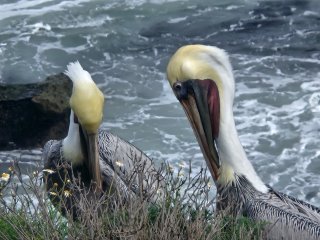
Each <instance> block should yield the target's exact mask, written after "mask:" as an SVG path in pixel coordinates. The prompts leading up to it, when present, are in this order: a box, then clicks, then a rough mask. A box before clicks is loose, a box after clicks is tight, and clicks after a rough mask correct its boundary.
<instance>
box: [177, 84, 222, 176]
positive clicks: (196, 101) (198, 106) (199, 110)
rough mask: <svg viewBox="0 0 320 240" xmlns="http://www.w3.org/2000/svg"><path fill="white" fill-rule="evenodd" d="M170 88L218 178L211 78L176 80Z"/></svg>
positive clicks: (216, 111) (216, 122)
mask: <svg viewBox="0 0 320 240" xmlns="http://www.w3.org/2000/svg"><path fill="white" fill-rule="evenodd" d="M177 85H178V87H177ZM173 89H174V92H175V94H176V96H177V98H178V100H179V101H180V103H181V104H182V106H183V109H184V111H185V113H186V115H187V117H188V119H189V121H190V124H191V126H192V128H193V131H194V133H195V135H196V138H197V140H198V143H199V145H200V148H201V151H202V153H203V155H204V157H205V159H206V161H207V165H208V167H209V170H210V172H211V175H212V177H213V178H214V179H215V180H217V179H218V177H219V167H220V161H219V155H218V150H217V147H216V142H215V141H216V138H217V137H218V135H219V118H220V116H219V115H220V104H219V93H218V88H217V86H216V85H215V83H214V81H212V80H188V81H185V82H177V83H176V84H175V85H174V86H173Z"/></svg>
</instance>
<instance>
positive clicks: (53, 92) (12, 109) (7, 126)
mask: <svg viewBox="0 0 320 240" xmlns="http://www.w3.org/2000/svg"><path fill="white" fill-rule="evenodd" d="M71 91H72V83H71V81H70V79H69V78H68V77H67V76H66V75H64V74H63V73H60V74H57V75H54V76H49V77H47V78H46V80H45V81H43V82H39V83H30V84H14V85H13V84H12V85H10V84H6V85H4V84H0V150H11V149H17V148H22V149H23V148H34V147H42V146H43V145H44V143H45V142H47V141H48V140H49V139H61V138H63V137H65V136H66V134H67V130H68V121H69V96H70V95H71Z"/></svg>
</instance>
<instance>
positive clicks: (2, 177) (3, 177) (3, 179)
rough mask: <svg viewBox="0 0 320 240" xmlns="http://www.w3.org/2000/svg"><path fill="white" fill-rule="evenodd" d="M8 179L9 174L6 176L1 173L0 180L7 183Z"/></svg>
mask: <svg viewBox="0 0 320 240" xmlns="http://www.w3.org/2000/svg"><path fill="white" fill-rule="evenodd" d="M9 178H10V174H8V173H2V175H1V178H0V179H1V180H2V181H5V182H8V181H9Z"/></svg>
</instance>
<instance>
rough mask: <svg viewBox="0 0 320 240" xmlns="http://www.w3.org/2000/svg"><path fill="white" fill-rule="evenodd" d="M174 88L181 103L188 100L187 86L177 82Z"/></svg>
mask: <svg viewBox="0 0 320 240" xmlns="http://www.w3.org/2000/svg"><path fill="white" fill-rule="evenodd" d="M172 88H173V91H174V93H175V95H176V97H177V99H178V100H179V101H180V100H186V99H188V89H187V87H186V86H185V84H183V83H182V82H180V81H177V82H175V83H174V84H173V86H172Z"/></svg>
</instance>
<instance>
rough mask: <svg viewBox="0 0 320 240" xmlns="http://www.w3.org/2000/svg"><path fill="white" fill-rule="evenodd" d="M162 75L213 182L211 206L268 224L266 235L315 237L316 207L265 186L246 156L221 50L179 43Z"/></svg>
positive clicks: (319, 216)
mask: <svg viewBox="0 0 320 240" xmlns="http://www.w3.org/2000/svg"><path fill="white" fill-rule="evenodd" d="M167 78H168V80H169V83H170V85H171V87H172V89H173V92H174V94H175V95H176V97H177V99H178V100H179V102H180V103H181V105H182V107H183V109H184V111H185V113H186V115H187V117H188V119H189V122H190V124H191V127H192V128H193V131H194V133H195V135H196V138H197V140H198V143H199V145H200V148H201V150H202V153H203V156H204V158H205V160H206V163H207V166H208V168H209V170H210V172H211V175H212V178H213V180H214V182H215V184H216V187H217V196H218V201H217V209H218V210H225V211H227V212H228V213H229V214H232V215H234V216H239V215H243V216H247V217H249V218H251V219H253V220H257V221H265V222H267V223H270V224H269V225H268V226H269V227H270V228H272V229H271V230H270V229H269V232H268V234H267V235H268V237H269V238H271V239H302V238H303V239H319V237H320V209H319V208H317V207H315V206H312V205H310V204H308V203H305V202H303V201H300V200H298V199H295V198H293V197H290V196H287V195H285V194H283V193H280V192H277V191H275V190H274V189H272V188H271V187H269V186H267V185H265V184H264V183H263V181H262V180H261V179H260V178H259V176H258V175H257V173H256V172H255V170H254V168H253V166H252V165H251V163H250V161H249V160H248V159H247V156H246V153H245V151H244V149H243V147H242V145H241V143H240V140H239V137H238V134H237V130H236V126H235V121H234V117H233V100H234V93H235V81H234V77H233V72H232V67H231V64H230V61H229V58H228V55H227V53H226V52H225V51H224V50H222V49H219V48H217V47H213V46H205V45H188V46H184V47H181V48H179V49H178V50H177V51H176V52H175V53H174V55H173V56H172V57H171V59H170V61H169V63H168V66H167Z"/></svg>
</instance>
